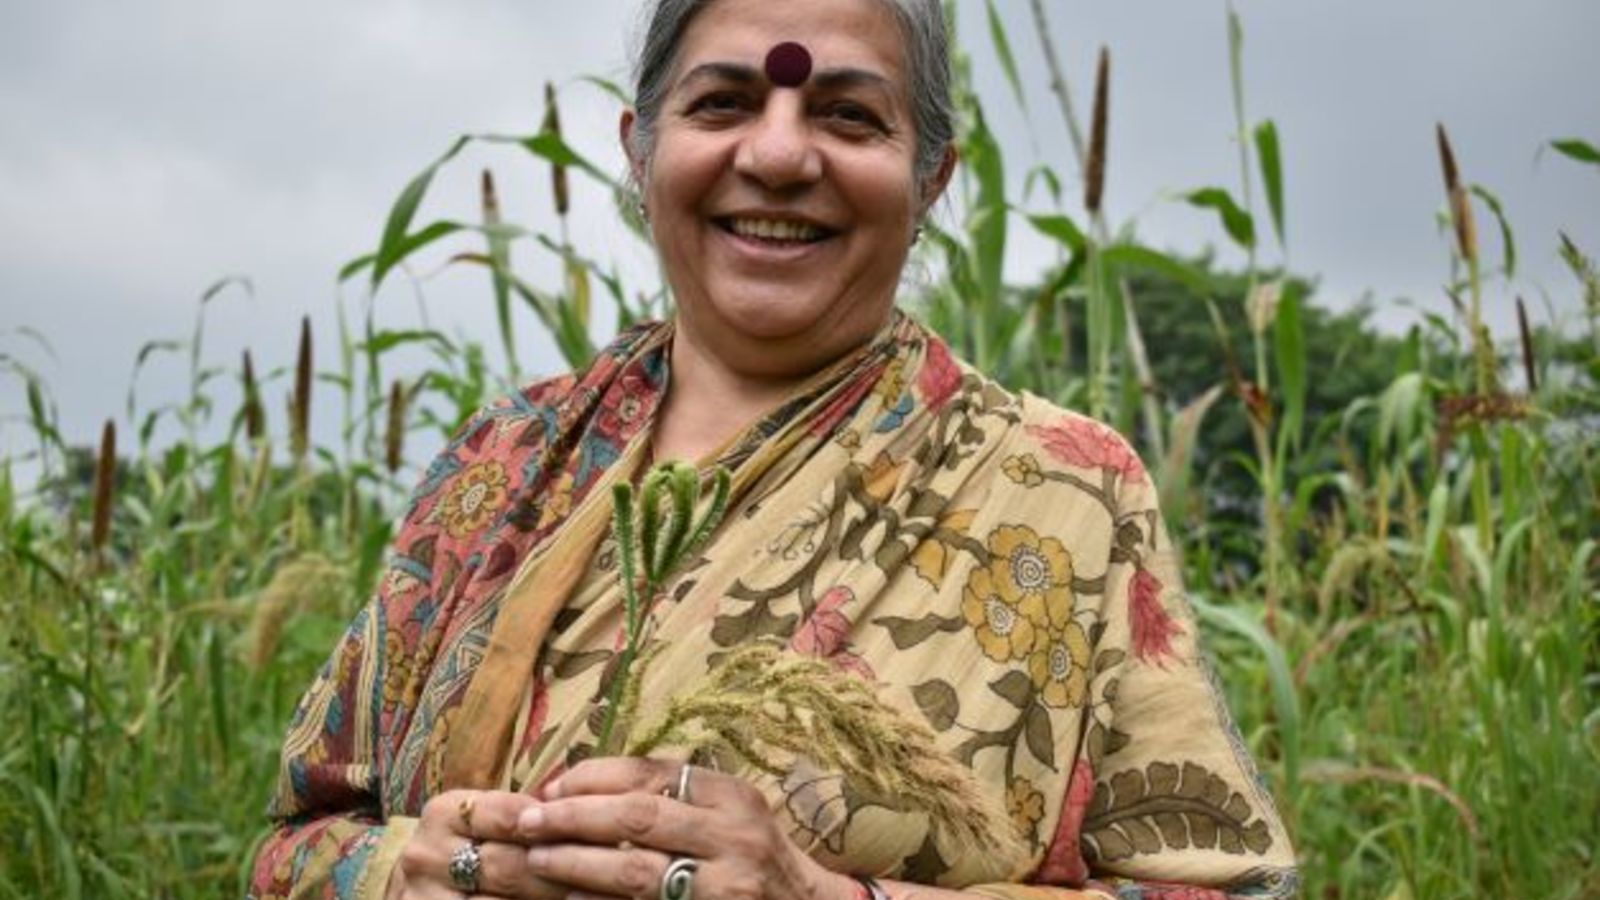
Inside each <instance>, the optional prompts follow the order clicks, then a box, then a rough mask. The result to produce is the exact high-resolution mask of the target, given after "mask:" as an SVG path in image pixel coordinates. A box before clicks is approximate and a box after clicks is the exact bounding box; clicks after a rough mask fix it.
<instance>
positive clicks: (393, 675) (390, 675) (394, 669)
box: [383, 629, 416, 708]
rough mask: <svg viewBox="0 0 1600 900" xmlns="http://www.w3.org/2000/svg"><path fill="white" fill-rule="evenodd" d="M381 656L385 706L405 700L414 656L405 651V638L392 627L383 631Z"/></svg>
mask: <svg viewBox="0 0 1600 900" xmlns="http://www.w3.org/2000/svg"><path fill="white" fill-rule="evenodd" d="M383 657H384V661H385V665H384V669H383V705H384V707H385V708H387V707H391V706H394V705H395V704H397V703H402V702H404V701H405V699H406V696H405V694H406V688H407V687H408V686H409V682H410V681H411V668H412V663H413V660H415V659H416V657H415V656H413V655H411V654H409V653H406V646H405V639H404V638H403V637H401V635H400V632H398V631H395V630H393V629H390V630H388V631H386V632H384V635H383Z"/></svg>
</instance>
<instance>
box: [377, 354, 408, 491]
mask: <svg viewBox="0 0 1600 900" xmlns="http://www.w3.org/2000/svg"><path fill="white" fill-rule="evenodd" d="M405 440H406V389H405V385H404V384H402V383H401V382H400V379H398V378H397V379H395V382H394V384H392V385H390V386H389V428H388V430H387V431H386V432H385V433H384V437H383V461H384V465H386V466H388V468H389V474H391V475H393V474H394V473H395V472H398V471H400V463H401V462H403V461H404V452H405Z"/></svg>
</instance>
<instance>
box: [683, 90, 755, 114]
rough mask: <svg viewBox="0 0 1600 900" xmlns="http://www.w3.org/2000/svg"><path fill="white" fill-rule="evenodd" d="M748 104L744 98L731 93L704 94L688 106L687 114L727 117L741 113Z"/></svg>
mask: <svg viewBox="0 0 1600 900" xmlns="http://www.w3.org/2000/svg"><path fill="white" fill-rule="evenodd" d="M747 105H748V104H747V103H746V102H745V98H744V97H742V96H740V95H739V94H736V93H733V92H731V91H717V92H715V93H710V94H706V95H705V96H703V97H700V98H698V99H697V100H695V101H694V102H693V103H691V104H689V113H690V114H691V115H693V114H696V113H705V114H710V115H727V114H729V113H736V112H742V111H743V110H744V109H745V107H746V106H747Z"/></svg>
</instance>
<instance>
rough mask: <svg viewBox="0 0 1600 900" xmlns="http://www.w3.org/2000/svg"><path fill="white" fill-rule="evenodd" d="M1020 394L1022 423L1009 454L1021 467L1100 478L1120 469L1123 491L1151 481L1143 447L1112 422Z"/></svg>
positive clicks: (1018, 403)
mask: <svg viewBox="0 0 1600 900" xmlns="http://www.w3.org/2000/svg"><path fill="white" fill-rule="evenodd" d="M1014 396H1015V398H1016V407H1015V408H1016V410H1017V427H1016V428H1014V429H1013V431H1012V434H1011V440H1010V442H1009V445H1008V447H1007V451H1008V453H1007V458H1008V461H1009V463H1008V464H1009V465H1010V466H1012V467H1013V468H1016V469H1018V471H1019V472H1038V473H1041V474H1042V473H1043V472H1046V471H1050V470H1056V471H1064V472H1068V473H1071V474H1076V475H1079V476H1082V477H1092V480H1093V481H1094V482H1096V483H1098V482H1100V481H1101V480H1102V478H1103V476H1106V475H1110V474H1114V475H1115V480H1116V486H1117V487H1118V488H1119V489H1122V490H1128V489H1132V488H1138V487H1142V486H1149V485H1151V483H1152V480H1151V477H1150V474H1149V471H1148V470H1147V469H1146V468H1145V464H1144V462H1143V460H1142V459H1141V458H1140V456H1139V451H1138V450H1137V448H1135V447H1134V445H1133V442H1132V441H1130V440H1129V439H1128V438H1127V436H1125V435H1124V434H1123V433H1122V432H1121V431H1119V430H1117V429H1116V428H1115V427H1113V426H1112V425H1110V424H1108V423H1106V422H1103V421H1101V420H1099V419H1096V418H1094V417H1093V416H1090V415H1088V414H1086V413H1083V412H1081V411H1079V410H1075V409H1071V408H1069V407H1065V406H1061V405H1058V404H1056V403H1053V402H1051V401H1050V400H1047V399H1045V398H1043V397H1040V396H1038V395H1037V394H1033V393H1029V392H1027V391H1020V392H1014Z"/></svg>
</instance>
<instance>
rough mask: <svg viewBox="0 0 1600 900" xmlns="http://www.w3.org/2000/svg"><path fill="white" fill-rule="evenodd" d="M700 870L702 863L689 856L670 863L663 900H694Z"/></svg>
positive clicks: (662, 879)
mask: <svg viewBox="0 0 1600 900" xmlns="http://www.w3.org/2000/svg"><path fill="white" fill-rule="evenodd" d="M685 768H687V767H685ZM698 868H700V861H699V860H698V859H690V858H689V857H687V856H680V857H678V858H676V859H674V860H673V861H672V862H670V863H668V864H667V870H666V871H665V872H662V873H661V900H693V898H694V872H695V870H696V869H698Z"/></svg>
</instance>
